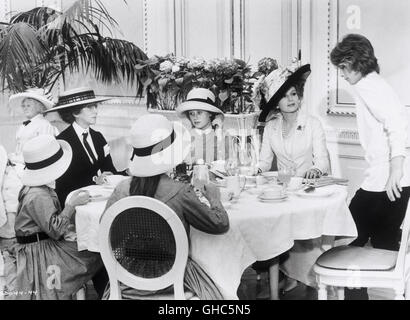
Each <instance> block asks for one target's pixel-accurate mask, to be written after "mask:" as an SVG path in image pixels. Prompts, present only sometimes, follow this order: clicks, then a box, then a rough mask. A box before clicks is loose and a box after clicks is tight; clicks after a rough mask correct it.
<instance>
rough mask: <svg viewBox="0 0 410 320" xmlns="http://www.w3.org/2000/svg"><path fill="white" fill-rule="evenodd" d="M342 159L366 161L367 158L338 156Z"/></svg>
mask: <svg viewBox="0 0 410 320" xmlns="http://www.w3.org/2000/svg"><path fill="white" fill-rule="evenodd" d="M337 156H338V157H339V158H340V159H347V160H359V161H364V160H365V158H364V157H361V156H351V155H346V154H338V155H337Z"/></svg>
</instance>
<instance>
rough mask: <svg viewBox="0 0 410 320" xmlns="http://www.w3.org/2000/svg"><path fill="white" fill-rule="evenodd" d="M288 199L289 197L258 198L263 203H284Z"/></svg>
mask: <svg viewBox="0 0 410 320" xmlns="http://www.w3.org/2000/svg"><path fill="white" fill-rule="evenodd" d="M287 198H288V196H287V195H285V196H283V197H280V198H274V199H270V198H263V197H261V196H258V199H259V201H262V202H282V201H285V200H286V199H287Z"/></svg>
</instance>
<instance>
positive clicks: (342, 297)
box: [337, 287, 345, 300]
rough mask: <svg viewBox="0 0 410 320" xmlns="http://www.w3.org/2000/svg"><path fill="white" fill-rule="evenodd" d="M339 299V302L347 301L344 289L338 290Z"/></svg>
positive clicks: (339, 288)
mask: <svg viewBox="0 0 410 320" xmlns="http://www.w3.org/2000/svg"><path fill="white" fill-rule="evenodd" d="M337 298H338V299H339V300H344V299H345V288H344V287H338V288H337Z"/></svg>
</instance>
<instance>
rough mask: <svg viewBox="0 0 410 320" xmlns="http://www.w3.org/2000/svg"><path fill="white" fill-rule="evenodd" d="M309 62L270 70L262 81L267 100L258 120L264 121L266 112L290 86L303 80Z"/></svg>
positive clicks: (306, 73)
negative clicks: (297, 66)
mask: <svg viewBox="0 0 410 320" xmlns="http://www.w3.org/2000/svg"><path fill="white" fill-rule="evenodd" d="M310 72H311V70H310V64H305V65H303V66H301V67H299V68H294V67H293V68H292V67H287V68H285V69H284V68H278V69H276V70H274V71H272V72H271V73H270V74H269V75H267V76H266V78H265V79H264V81H263V85H264V86H265V88H266V90H265V92H264V94H265V99H266V101H268V102H267V103H266V104H265V106H263V109H262V111H261V113H260V115H259V121H260V122H265V121H266V118H267V116H268V114H269V113H270V112H271V111H273V110H275V109H276V108H277V106H278V103H279V100H280V99H281V98H282V97H283V96H284V95H285V94H286V91H288V90H289V89H290V88H291V87H292V86H294V85H296V84H297V83H300V82H304V81H306V79H307V78H308V77H309V75H310Z"/></svg>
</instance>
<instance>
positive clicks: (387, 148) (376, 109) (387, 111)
mask: <svg viewBox="0 0 410 320" xmlns="http://www.w3.org/2000/svg"><path fill="white" fill-rule="evenodd" d="M352 87H353V89H354V93H355V100H356V105H357V127H358V131H359V139H360V143H361V145H362V147H363V149H364V151H365V159H366V161H367V163H368V164H369V168H368V169H367V170H366V172H365V179H364V181H363V184H362V186H361V188H362V189H364V190H367V191H374V192H381V191H385V190H386V183H387V180H388V178H389V175H390V160H391V159H392V158H394V157H397V156H404V157H406V142H407V115H406V110H405V107H404V105H403V104H402V103H401V102H400V100H399V98H398V96H397V95H396V93H395V92H394V91H393V89H392V87H391V86H390V85H389V84H388V83H387V82H386V81H385V80H384V79H383V78H382V77H381V76H380V75H379V74H377V73H376V72H372V73H370V74H368V75H367V76H366V77H363V78H362V79H361V80H360V81H359V82H357V83H356V84H355V85H353V86H352ZM409 165H410V163H409V159H408V157H407V158H405V162H404V168H403V172H404V176H403V179H402V180H401V186H402V187H405V186H410V172H409Z"/></svg>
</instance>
